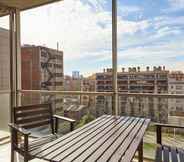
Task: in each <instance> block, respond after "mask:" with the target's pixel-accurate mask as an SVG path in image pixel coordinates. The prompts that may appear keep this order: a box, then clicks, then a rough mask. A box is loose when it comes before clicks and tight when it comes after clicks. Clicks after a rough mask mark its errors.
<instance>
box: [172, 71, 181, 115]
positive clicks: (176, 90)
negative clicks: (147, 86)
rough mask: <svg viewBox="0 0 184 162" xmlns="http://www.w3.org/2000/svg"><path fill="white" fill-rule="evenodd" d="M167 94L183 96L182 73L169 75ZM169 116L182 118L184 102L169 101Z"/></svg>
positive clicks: (179, 100)
mask: <svg viewBox="0 0 184 162" xmlns="http://www.w3.org/2000/svg"><path fill="white" fill-rule="evenodd" d="M168 87H169V91H168V93H169V94H184V73H183V72H180V71H175V72H171V73H170V74H169V82H168ZM169 115H170V116H184V100H183V99H169Z"/></svg>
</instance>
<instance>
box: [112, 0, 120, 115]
mask: <svg viewBox="0 0 184 162" xmlns="http://www.w3.org/2000/svg"><path fill="white" fill-rule="evenodd" d="M112 69H113V92H114V95H113V102H112V103H113V104H112V108H113V109H112V110H113V112H114V114H115V115H118V114H119V111H118V87H117V0H112Z"/></svg>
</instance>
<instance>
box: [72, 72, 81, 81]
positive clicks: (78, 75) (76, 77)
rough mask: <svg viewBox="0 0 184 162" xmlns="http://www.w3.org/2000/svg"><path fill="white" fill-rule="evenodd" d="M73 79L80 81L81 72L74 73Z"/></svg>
mask: <svg viewBox="0 0 184 162" xmlns="http://www.w3.org/2000/svg"><path fill="white" fill-rule="evenodd" d="M72 78H73V79H80V72H79V71H72Z"/></svg>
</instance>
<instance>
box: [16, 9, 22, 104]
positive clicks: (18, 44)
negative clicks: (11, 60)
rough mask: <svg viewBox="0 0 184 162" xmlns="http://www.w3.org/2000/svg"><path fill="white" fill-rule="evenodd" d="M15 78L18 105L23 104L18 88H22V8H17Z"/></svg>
mask: <svg viewBox="0 0 184 162" xmlns="http://www.w3.org/2000/svg"><path fill="white" fill-rule="evenodd" d="M15 23H16V32H15V41H16V43H15V55H16V56H15V67H16V72H15V75H16V76H15V78H16V106H18V105H19V104H21V97H20V96H19V93H18V89H21V36H20V10H19V9H16V10H15Z"/></svg>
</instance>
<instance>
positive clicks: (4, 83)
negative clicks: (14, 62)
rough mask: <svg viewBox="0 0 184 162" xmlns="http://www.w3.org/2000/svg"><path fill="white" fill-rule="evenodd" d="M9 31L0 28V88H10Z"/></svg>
mask: <svg viewBox="0 0 184 162" xmlns="http://www.w3.org/2000/svg"><path fill="white" fill-rule="evenodd" d="M9 42H10V41H9V31H8V30H6V29H4V28H0V49H1V50H0V57H1V59H0V90H8V89H10V79H9V78H10V47H9V44H10V43H9Z"/></svg>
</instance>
